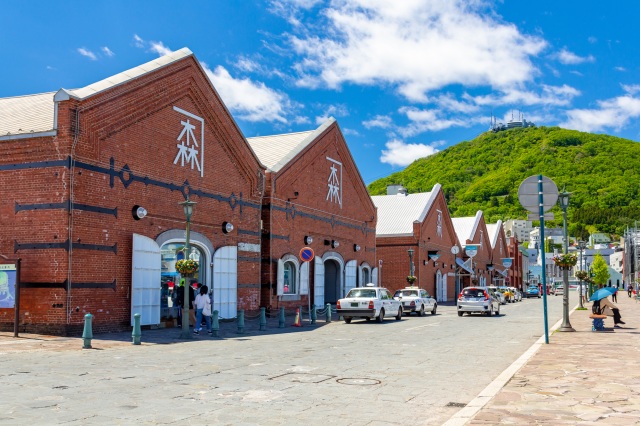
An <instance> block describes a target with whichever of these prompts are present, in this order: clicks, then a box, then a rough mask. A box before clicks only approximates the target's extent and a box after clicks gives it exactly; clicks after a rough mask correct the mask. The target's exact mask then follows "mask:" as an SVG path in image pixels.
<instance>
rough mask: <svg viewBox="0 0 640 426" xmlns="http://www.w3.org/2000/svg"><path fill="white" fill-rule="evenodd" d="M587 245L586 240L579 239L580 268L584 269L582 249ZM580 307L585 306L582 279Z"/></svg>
mask: <svg viewBox="0 0 640 426" xmlns="http://www.w3.org/2000/svg"><path fill="white" fill-rule="evenodd" d="M586 247H587V242H586V241H582V240H580V241H578V249H579V250H580V270H581V271H584V268H583V265H582V251H583V250H584V249H585V248H586ZM580 307H581V308H584V305H583V303H582V279H581V280H580Z"/></svg>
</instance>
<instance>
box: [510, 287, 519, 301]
mask: <svg viewBox="0 0 640 426" xmlns="http://www.w3.org/2000/svg"><path fill="white" fill-rule="evenodd" d="M509 290H511V292H512V293H513V294H514V295H515V296H514V298H513V301H514V302H522V293H520V290H518V289H517V288H515V287H509Z"/></svg>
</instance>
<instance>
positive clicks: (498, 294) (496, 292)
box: [487, 286, 507, 305]
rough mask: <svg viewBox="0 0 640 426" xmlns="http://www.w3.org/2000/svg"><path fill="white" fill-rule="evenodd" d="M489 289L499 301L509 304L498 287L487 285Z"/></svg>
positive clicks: (502, 303)
mask: <svg viewBox="0 0 640 426" xmlns="http://www.w3.org/2000/svg"><path fill="white" fill-rule="evenodd" d="M487 291H489V294H491V295H492V296H493V297H495V298H496V299H498V303H500V304H501V305H506V304H507V299H506V297H505V296H504V293H502V292H501V291H500V290H498V287H495V286H494V287H491V286H490V287H487Z"/></svg>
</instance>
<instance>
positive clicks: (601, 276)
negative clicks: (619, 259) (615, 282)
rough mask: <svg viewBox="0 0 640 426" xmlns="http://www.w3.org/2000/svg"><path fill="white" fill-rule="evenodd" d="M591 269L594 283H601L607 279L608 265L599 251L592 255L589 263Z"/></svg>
mask: <svg viewBox="0 0 640 426" xmlns="http://www.w3.org/2000/svg"><path fill="white" fill-rule="evenodd" d="M591 269H592V270H593V273H594V274H595V276H594V277H593V281H594V282H595V283H596V284H603V285H604V283H606V282H607V281H608V280H609V266H608V265H607V263H606V262H605V261H604V258H603V257H602V255H601V254H600V253H598V254H596V255H595V256H594V257H593V264H592V265H591Z"/></svg>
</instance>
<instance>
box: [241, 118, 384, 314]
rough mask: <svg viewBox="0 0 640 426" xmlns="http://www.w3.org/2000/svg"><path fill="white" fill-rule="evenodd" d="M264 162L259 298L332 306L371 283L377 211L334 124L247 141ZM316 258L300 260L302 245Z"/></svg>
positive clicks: (264, 301)
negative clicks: (264, 179)
mask: <svg viewBox="0 0 640 426" xmlns="http://www.w3.org/2000/svg"><path fill="white" fill-rule="evenodd" d="M248 141H249V143H250V145H251V147H252V148H253V149H254V151H255V152H256V154H257V155H258V158H259V159H260V160H261V162H262V163H263V164H264V165H265V166H266V170H265V171H266V176H267V183H266V186H265V198H264V202H263V209H262V220H263V223H264V225H263V239H262V292H261V295H262V297H261V300H262V304H263V305H264V306H265V307H267V308H276V307H280V306H285V307H287V308H293V307H296V306H300V305H302V306H307V305H311V304H313V305H316V306H323V305H324V304H326V303H332V304H335V303H336V301H337V300H338V299H339V298H341V297H344V295H345V294H346V293H347V292H348V291H349V290H350V289H351V288H353V287H356V286H363V285H364V284H366V283H368V282H371V281H374V282H375V281H376V280H377V278H376V273H377V268H376V267H375V259H376V248H375V224H376V209H375V207H374V205H373V203H372V201H371V198H370V197H369V194H368V193H367V189H366V186H365V185H364V182H363V181H362V178H361V176H360V173H359V172H358V169H357V167H356V165H355V162H354V161H353V158H352V156H351V153H350V152H349V148H348V147H347V144H346V142H345V140H344V137H343V135H342V132H341V131H340V127H339V126H338V123H337V122H336V120H335V119H333V118H329V119H328V120H327V121H326V122H325V123H323V124H322V125H320V126H319V127H318V128H317V129H316V130H313V131H308V132H298V133H290V134H284V135H273V136H265V137H256V138H249V139H248ZM303 247H310V248H312V249H313V250H314V252H315V259H314V260H313V261H312V262H310V263H305V262H301V260H300V258H299V252H300V249H302V248H303Z"/></svg>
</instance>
